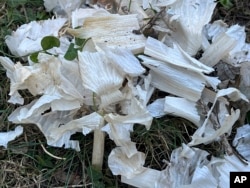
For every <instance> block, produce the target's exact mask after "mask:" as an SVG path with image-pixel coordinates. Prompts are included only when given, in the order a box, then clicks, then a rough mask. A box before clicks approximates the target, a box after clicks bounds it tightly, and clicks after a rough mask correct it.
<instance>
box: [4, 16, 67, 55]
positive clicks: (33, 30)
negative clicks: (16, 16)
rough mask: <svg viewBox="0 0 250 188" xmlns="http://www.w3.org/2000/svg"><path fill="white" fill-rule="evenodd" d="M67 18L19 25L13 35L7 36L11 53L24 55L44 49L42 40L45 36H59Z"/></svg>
mask: <svg viewBox="0 0 250 188" xmlns="http://www.w3.org/2000/svg"><path fill="white" fill-rule="evenodd" d="M66 21H67V20H66V19H65V18H58V19H53V20H44V21H32V22H30V23H28V24H24V25H22V26H21V27H19V28H18V29H17V30H16V31H15V32H13V33H12V35H8V36H7V37H6V40H5V42H6V44H7V46H8V48H9V49H10V51H11V53H12V54H14V55H16V56H18V57H23V56H27V55H30V54H31V53H34V52H37V51H40V50H42V47H41V44H40V43H41V40H42V38H43V37H45V36H58V35H59V33H58V32H59V30H60V29H61V28H62V26H63V25H64V24H65V22H66Z"/></svg>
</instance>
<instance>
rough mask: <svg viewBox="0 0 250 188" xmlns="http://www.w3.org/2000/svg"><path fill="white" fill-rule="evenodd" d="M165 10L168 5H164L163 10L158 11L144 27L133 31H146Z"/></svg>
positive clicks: (135, 32) (140, 32) (139, 32)
mask: <svg viewBox="0 0 250 188" xmlns="http://www.w3.org/2000/svg"><path fill="white" fill-rule="evenodd" d="M165 10H166V7H162V8H161V10H160V11H159V12H157V13H156V14H155V15H154V16H153V17H152V18H151V19H150V20H149V22H148V23H147V24H146V25H143V26H142V27H140V29H138V30H133V31H132V32H133V33H134V34H137V35H139V34H142V33H143V31H144V30H145V29H146V28H151V27H152V26H153V25H154V23H155V21H156V19H157V18H158V17H159V16H160V15H161V14H162V13H163V11H165Z"/></svg>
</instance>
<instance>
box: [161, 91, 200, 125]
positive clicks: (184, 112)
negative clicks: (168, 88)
mask: <svg viewBox="0 0 250 188" xmlns="http://www.w3.org/2000/svg"><path fill="white" fill-rule="evenodd" d="M164 112H165V113H166V114H169V115H173V116H178V117H182V118H185V119H187V120H189V121H191V122H192V123H194V124H195V125H196V126H197V127H199V126H200V116H199V114H198V110H197V108H196V102H194V101H190V100H187V99H185V98H179V97H168V96H167V97H165V105H164Z"/></svg>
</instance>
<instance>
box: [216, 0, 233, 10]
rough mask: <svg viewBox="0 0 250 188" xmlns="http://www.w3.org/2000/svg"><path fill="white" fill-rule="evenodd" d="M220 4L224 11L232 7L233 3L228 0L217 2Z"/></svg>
mask: <svg viewBox="0 0 250 188" xmlns="http://www.w3.org/2000/svg"><path fill="white" fill-rule="evenodd" d="M219 2H220V4H222V6H223V7H225V8H226V9H230V8H232V7H233V3H232V2H231V1H230V0H219Z"/></svg>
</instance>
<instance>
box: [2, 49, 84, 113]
mask: <svg viewBox="0 0 250 188" xmlns="http://www.w3.org/2000/svg"><path fill="white" fill-rule="evenodd" d="M38 60H39V63H36V64H33V65H32V66H23V65H21V64H20V63H17V64H14V63H13V62H12V61H11V60H10V59H8V58H6V57H0V62H1V63H2V65H3V66H4V67H5V69H6V70H7V76H8V77H9V78H10V80H11V87H10V93H9V95H10V96H11V98H10V99H9V102H12V103H14V104H15V103H19V104H23V98H22V97H21V96H20V94H19V93H18V90H22V89H28V90H29V92H30V93H31V94H32V95H33V96H37V95H42V94H45V95H48V96H51V97H52V98H54V99H53V100H55V101H51V100H50V102H54V103H52V104H51V106H52V107H53V105H55V106H54V109H53V110H56V109H57V108H56V103H57V102H59V101H58V100H60V103H58V104H57V105H60V104H61V105H60V107H59V109H61V110H62V109H65V110H66V109H67V110H69V109H75V108H78V107H80V104H81V102H82V98H83V93H79V91H78V90H77V89H80V88H79V86H77V87H78V88H76V87H75V85H74V84H73V83H72V82H71V81H70V80H68V79H67V78H66V76H64V74H62V73H63V72H65V71H66V72H68V71H69V67H67V65H66V64H65V63H62V62H61V61H60V59H58V58H56V57H54V56H51V55H47V54H43V53H40V54H39V56H38ZM76 68H77V67H76V66H74V62H72V67H70V69H72V71H75V69H76ZM61 71H63V72H61ZM78 75H79V73H78ZM71 76H77V74H76V75H72V74H71ZM67 77H68V78H69V77H70V76H69V75H67ZM71 80H73V79H71ZM76 80H77V79H75V80H74V82H76ZM78 81H79V80H78ZM82 90H83V88H82V89H81V90H80V91H82ZM62 101H64V102H65V103H67V104H68V105H62V104H63V102H62ZM70 103H71V106H70V107H69V105H70ZM61 107H62V108H61Z"/></svg>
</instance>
